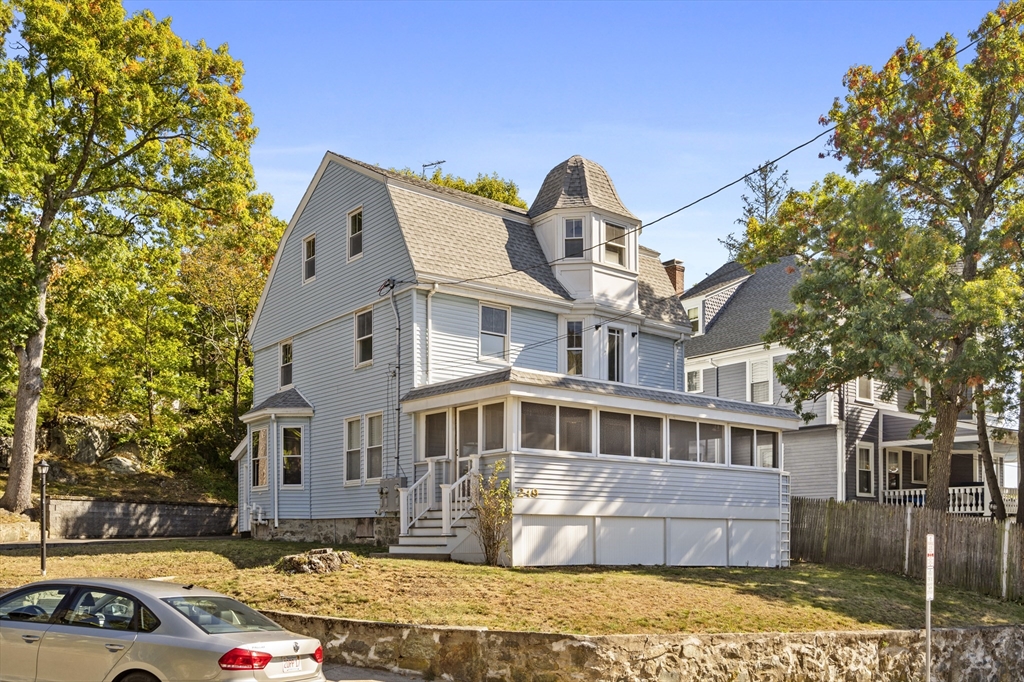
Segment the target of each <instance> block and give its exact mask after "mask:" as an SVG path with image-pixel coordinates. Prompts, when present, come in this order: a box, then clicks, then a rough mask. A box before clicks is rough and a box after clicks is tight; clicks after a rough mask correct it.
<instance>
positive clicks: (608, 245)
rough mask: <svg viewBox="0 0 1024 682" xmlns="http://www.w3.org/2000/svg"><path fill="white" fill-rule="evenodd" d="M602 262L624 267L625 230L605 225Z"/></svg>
mask: <svg viewBox="0 0 1024 682" xmlns="http://www.w3.org/2000/svg"><path fill="white" fill-rule="evenodd" d="M604 260H605V262H606V263H613V264H615V265H621V266H623V267H625V265H626V229H625V228H623V227H619V226H617V225H611V224H608V223H605V226H604Z"/></svg>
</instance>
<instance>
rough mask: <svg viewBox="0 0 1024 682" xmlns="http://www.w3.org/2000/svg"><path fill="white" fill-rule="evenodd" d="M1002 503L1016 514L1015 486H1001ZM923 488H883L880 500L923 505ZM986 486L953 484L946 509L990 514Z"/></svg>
mask: <svg viewBox="0 0 1024 682" xmlns="http://www.w3.org/2000/svg"><path fill="white" fill-rule="evenodd" d="M1001 490H1002V493H1003V503H1004V504H1005V506H1006V513H1007V514H1016V513H1017V507H1018V499H1019V498H1018V494H1017V490H1016V489H1015V488H1002V489H1001ZM925 492H926V490H925V488H915V489H913V490H884V491H882V495H883V497H882V501H883V502H884V503H885V504H895V505H900V506H910V507H923V506H924V501H925ZM990 499H991V498H990V496H989V492H988V486H984V485H964V486H953V487H950V488H949V492H948V500H949V503H948V507H947V509H948V511H949V513H950V514H975V515H981V516H991V514H992V512H991V511H990V510H989V508H988V504H989V500H990Z"/></svg>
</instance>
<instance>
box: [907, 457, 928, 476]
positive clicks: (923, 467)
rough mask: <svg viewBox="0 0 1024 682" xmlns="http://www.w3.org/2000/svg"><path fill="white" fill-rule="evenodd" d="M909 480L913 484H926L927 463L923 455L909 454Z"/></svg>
mask: <svg viewBox="0 0 1024 682" xmlns="http://www.w3.org/2000/svg"><path fill="white" fill-rule="evenodd" d="M910 480H912V481H913V482H914V483H927V482H928V462H927V458H926V457H925V453H923V452H912V453H910Z"/></svg>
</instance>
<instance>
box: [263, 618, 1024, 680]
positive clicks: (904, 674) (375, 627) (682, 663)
mask: <svg viewBox="0 0 1024 682" xmlns="http://www.w3.org/2000/svg"><path fill="white" fill-rule="evenodd" d="M266 613H267V615H268V616H269V617H271V618H273V619H274V620H275V621H277V622H278V623H280V624H281V625H282V626H284V627H285V628H288V629H289V630H292V631H294V632H297V633H300V634H304V635H309V636H311V637H316V638H318V639H319V640H320V641H321V642H322V643H323V645H324V653H325V656H326V658H325V660H326V661H328V662H331V663H345V664H348V665H356V666H362V667H367V668H380V669H386V670H392V671H416V672H419V673H422V674H423V675H424V677H425V678H426V679H445V680H454V681H455V682H484V681H485V680H486V681H495V682H497V681H499V680H500V681H503V682H505V681H507V682H569V681H570V680H572V681H576V680H579V681H582V680H609V681H611V680H615V681H616V682H640V681H644V682H646V681H647V680H653V681H656V682H685V681H689V680H701V681H702V682H762V681H763V682H812V681H813V682H818V681H826V680H827V681H829V682H831V681H839V680H842V681H843V682H909V681H911V680H920V679H924V676H923V668H924V632H923V631H905V630H875V631H869V632H806V633H793V634H778V633H773V634H757V635H733V634H725V635H607V636H595V637H590V636H583V635H562V634H552V633H529V632H502V631H497V630H487V629H483V628H451V627H434V626H423V625H399V624H392V623H376V622H370V621H357V620H346V619H341V618H327V617H323V616H306V615H301V614H294V613H282V612H274V611H268V612H266ZM932 658H933V663H932V680H934V681H935V682H974V681H975V680H979V681H980V680H985V681H989V680H993V681H996V680H998V681H999V682H1020V681H1021V680H1022V679H1024V625H1014V626H1005V627H985V628H965V629H948V630H936V631H934V632H933V650H932Z"/></svg>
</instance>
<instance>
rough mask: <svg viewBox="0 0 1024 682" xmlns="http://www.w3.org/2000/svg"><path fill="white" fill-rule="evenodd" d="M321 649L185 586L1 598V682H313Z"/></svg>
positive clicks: (146, 583)
mask: <svg viewBox="0 0 1024 682" xmlns="http://www.w3.org/2000/svg"><path fill="white" fill-rule="evenodd" d="M323 659H324V654H323V649H322V648H321V646H320V642H318V641H317V640H315V639H312V638H309V637H303V636H301V635H296V634H293V633H291V632H288V631H287V630H285V629H284V628H282V627H280V626H279V625H277V624H276V623H274V622H273V621H272V620H270V619H269V618H267V617H265V616H263V615H261V614H259V613H257V612H256V611H253V610H252V609H250V608H249V607H248V606H245V605H244V604H242V603H240V602H238V601H235V600H234V599H231V598H230V597H226V596H224V595H222V594H219V593H217V592H212V591H210V590H204V589H202V588H199V587H194V586H192V585H175V584H173V583H166V582H160V581H154V580H120V579H93V578H83V579H81V580H48V581H45V582H38V583H33V584H31V585H26V586H24V587H20V588H18V589H15V590H11V591H10V592H7V593H5V594H3V595H0V682H100V681H101V680H103V681H111V680H115V679H116V680H117V681H118V682H156V681H159V682H171V681H177V680H181V681H186V680H187V681H189V682H194V681H196V680H258V681H259V682H300V681H301V682H307V681H308V682H321V681H323V680H324V676H323V672H322V665H321V664H322V663H323Z"/></svg>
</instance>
